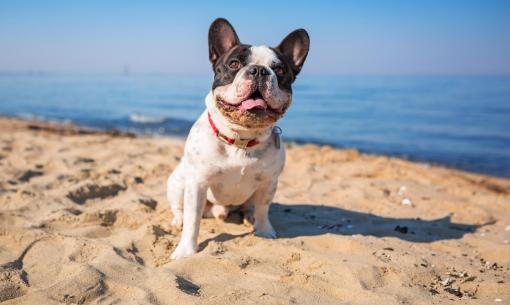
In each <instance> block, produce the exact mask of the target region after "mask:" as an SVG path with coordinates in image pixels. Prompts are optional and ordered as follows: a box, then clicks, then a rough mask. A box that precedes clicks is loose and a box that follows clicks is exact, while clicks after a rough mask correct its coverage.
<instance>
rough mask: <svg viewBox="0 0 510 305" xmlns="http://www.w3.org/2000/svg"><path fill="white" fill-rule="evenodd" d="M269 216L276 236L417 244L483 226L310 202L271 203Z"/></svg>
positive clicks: (461, 234) (460, 233)
mask: <svg viewBox="0 0 510 305" xmlns="http://www.w3.org/2000/svg"><path fill="white" fill-rule="evenodd" d="M270 219H271V222H272V224H273V227H274V228H275V230H276V232H277V234H278V237H279V238H292V237H300V236H316V235H323V234H327V233H330V234H338V235H354V234H360V235H364V236H375V237H396V238H399V239H402V240H406V241H411V242H420V243H428V242H434V241H438V240H448V239H460V238H462V237H463V236H464V235H465V234H467V233H473V232H475V231H476V230H477V229H478V228H479V227H481V226H483V225H474V224H460V223H453V222H452V221H451V215H448V216H445V217H442V218H438V219H433V220H422V219H420V218H390V217H381V216H377V215H374V214H370V213H363V212H355V211H349V210H345V209H341V208H336V207H330V206H324V205H311V204H279V203H274V204H273V205H271V209H270ZM484 225H485V224H484Z"/></svg>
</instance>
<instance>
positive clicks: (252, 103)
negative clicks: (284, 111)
mask: <svg viewBox="0 0 510 305" xmlns="http://www.w3.org/2000/svg"><path fill="white" fill-rule="evenodd" d="M218 105H219V106H221V108H223V110H226V111H228V112H233V111H239V112H241V113H243V112H249V113H253V114H269V113H274V114H278V113H280V111H278V110H276V109H273V108H271V107H270V106H269V105H268V104H267V102H266V101H265V100H264V98H263V97H262V94H261V93H260V91H258V90H256V91H254V92H253V93H252V94H251V95H250V96H249V97H248V98H247V99H246V100H244V101H243V102H241V103H240V104H238V105H232V104H229V103H227V102H225V101H223V100H218Z"/></svg>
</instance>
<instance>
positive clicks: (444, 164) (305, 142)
mask: <svg viewBox="0 0 510 305" xmlns="http://www.w3.org/2000/svg"><path fill="white" fill-rule="evenodd" d="M0 119H14V120H20V121H25V122H28V123H32V124H40V125H41V126H44V125H50V126H58V125H61V126H69V128H72V129H75V130H82V131H83V132H85V133H88V132H90V133H113V134H119V135H129V136H131V137H138V138H159V139H161V138H163V139H164V138H169V139H177V140H185V138H186V135H187V131H185V132H183V131H182V130H181V131H179V132H178V133H175V134H170V133H166V134H162V133H154V132H152V133H143V132H137V131H136V130H135V129H132V130H129V129H130V128H117V127H112V128H106V127H99V126H98V127H94V126H86V124H85V125H81V124H77V123H74V122H70V121H69V122H66V121H65V120H59V119H46V118H37V117H35V118H30V117H23V116H15V115H4V114H0ZM167 119H168V118H167ZM191 123H192V122H190V124H191ZM180 124H182V122H181V123H180ZM190 126H191V125H190ZM284 139H285V137H284ZM284 142H285V143H286V144H287V145H289V146H305V145H315V146H317V147H331V148H333V149H339V150H356V151H358V152H359V153H361V154H364V155H368V156H375V157H377V156H385V157H388V158H396V159H401V160H406V161H409V162H413V163H419V164H425V165H431V166H438V167H444V168H448V169H452V170H459V171H464V172H469V173H473V174H477V175H485V176H489V177H494V178H501V179H510V173H509V176H505V175H497V174H494V173H489V172H484V171H474V170H469V169H466V168H462V167H461V166H458V165H454V164H449V163H448V162H444V161H438V160H431V159H427V158H425V157H419V156H413V155H407V154H405V153H399V152H391V151H390V152H381V151H377V150H364V149H358V148H356V147H347V146H342V145H340V144H332V143H327V142H323V141H313V140H301V139H293V138H290V139H285V140H284Z"/></svg>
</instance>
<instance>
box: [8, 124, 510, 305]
mask: <svg viewBox="0 0 510 305" xmlns="http://www.w3.org/2000/svg"><path fill="white" fill-rule="evenodd" d="M0 130H1V132H0V174H1V179H0V302H2V301H4V303H2V304H62V303H68V304H76V303H79V304H111V303H118V304H197V303H200V304H260V303H262V304H460V303H462V304H498V303H497V302H495V299H501V300H502V302H501V303H500V304H506V303H508V302H510V284H509V283H510V276H509V268H510V245H509V244H508V240H510V228H509V229H508V230H505V228H506V226H508V225H510V209H509V208H508V207H509V204H510V181H508V180H504V179H495V178H490V177H485V176H480V175H474V174H468V173H464V172H461V171H456V170H451V169H445V168H440V167H435V166H427V165H419V164H413V163H410V162H407V161H402V160H398V159H390V158H387V157H377V156H365V155H360V154H359V153H358V152H356V151H349V150H335V149H332V148H329V147H317V146H312V145H305V146H302V147H294V146H293V147H289V148H288V150H287V152H288V154H287V165H286V168H285V171H284V173H283V175H282V176H281V179H280V185H279V188H278V192H277V195H276V199H275V202H276V203H275V204H274V205H272V206H271V211H270V214H271V216H270V217H271V220H272V222H273V224H274V226H275V229H276V231H277V232H278V233H279V236H280V238H278V239H276V240H266V239H262V238H257V237H254V236H253V235H252V234H251V233H250V232H251V228H250V227H246V226H243V225H239V224H235V223H219V222H216V221H215V220H210V219H204V220H202V226H201V232H200V239H199V242H200V252H199V253H197V255H195V256H194V257H192V258H189V259H184V260H180V261H170V260H169V256H170V253H171V252H172V250H173V249H174V248H175V246H176V244H177V241H178V239H179V235H180V232H178V231H176V230H175V229H173V228H171V227H170V220H171V218H172V215H171V213H170V210H169V207H168V204H167V202H166V200H165V198H164V197H165V191H166V190H165V180H166V177H167V175H168V173H169V172H170V171H171V170H172V169H173V168H174V167H175V166H176V164H177V162H178V159H179V157H180V156H181V155H182V148H183V142H182V141H180V140H170V139H150V138H131V137H125V136H115V135H109V134H100V133H99V134H94V133H92V134H86V133H85V134H84V132H82V131H80V130H78V129H76V128H70V127H62V126H53V125H46V124H39V123H29V122H24V121H18V120H14V119H5V118H2V119H0ZM406 199H407V200H406ZM449 214H452V215H451V216H448V215H449ZM234 216H235V215H234ZM234 218H235V217H234ZM483 224H486V225H485V226H481V225H483ZM505 241H506V242H505Z"/></svg>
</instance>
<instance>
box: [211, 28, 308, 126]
mask: <svg viewBox="0 0 510 305" xmlns="http://www.w3.org/2000/svg"><path fill="white" fill-rule="evenodd" d="M309 44H310V42H309V37H308V34H307V33H306V31H305V30H302V29H300V30H296V31H294V32H292V33H291V34H289V35H288V36H287V37H286V38H285V39H284V40H283V41H282V42H281V43H280V45H279V46H278V47H276V48H270V47H267V46H251V45H246V44H241V43H240V41H239V38H238V37H237V34H236V33H235V30H234V28H233V27H232V25H230V23H229V22H228V21H227V20H225V19H221V18H220V19H217V20H216V21H214V22H213V23H212V25H211V28H210V29H209V59H210V60H211V63H212V64H213V69H214V82H213V86H212V94H213V97H214V99H215V101H214V102H215V107H216V108H217V109H218V110H219V112H220V113H221V114H222V115H223V116H224V117H226V118H227V119H228V120H229V121H230V122H232V123H235V124H238V125H241V126H244V127H248V128H261V127H262V128H263V127H267V126H269V125H271V124H273V123H274V122H276V121H277V120H278V119H279V118H280V117H281V116H282V115H283V114H284V113H285V111H286V110H287V108H288V107H289V106H290V103H291V101H292V87H291V85H292V82H293V81H294V80H295V79H296V75H297V74H298V73H299V71H300V70H301V67H302V66H303V63H304V61H305V59H306V55H307V54H308V48H309Z"/></svg>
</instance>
